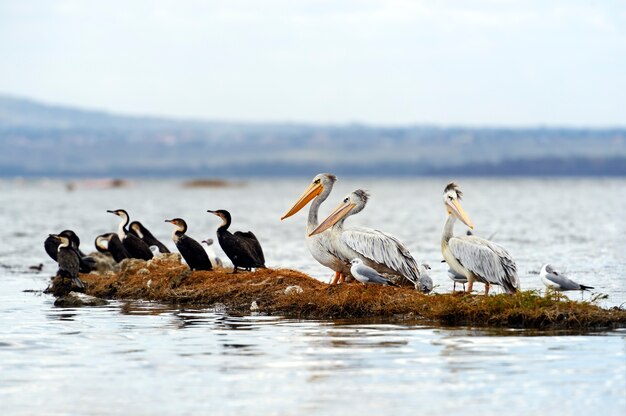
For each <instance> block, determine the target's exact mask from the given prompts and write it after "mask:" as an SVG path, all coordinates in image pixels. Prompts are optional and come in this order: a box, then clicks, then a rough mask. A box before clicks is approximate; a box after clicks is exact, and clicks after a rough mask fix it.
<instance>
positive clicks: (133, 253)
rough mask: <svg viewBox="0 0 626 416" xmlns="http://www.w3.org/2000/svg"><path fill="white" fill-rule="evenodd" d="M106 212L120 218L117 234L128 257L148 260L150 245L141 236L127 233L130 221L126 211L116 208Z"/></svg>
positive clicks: (150, 252) (149, 257)
mask: <svg viewBox="0 0 626 416" xmlns="http://www.w3.org/2000/svg"><path fill="white" fill-rule="evenodd" d="M107 212H110V213H111V214H115V215H117V216H118V217H120V218H122V222H120V226H119V229H118V231H117V235H118V237H119V238H120V241H121V242H122V244H124V248H125V249H126V251H128V254H129V255H130V257H132V258H134V259H142V260H150V259H151V258H152V257H153V255H152V250H150V247H149V246H148V245H147V244H146V243H144V241H143V240H142V239H141V238H139V237H137V236H136V235H134V234H131V233H129V232H128V229H127V228H126V227H127V226H128V222H129V221H130V220H129V218H128V212H126V211H124V210H123V209H116V210H115V211H111V210H108V211H107Z"/></svg>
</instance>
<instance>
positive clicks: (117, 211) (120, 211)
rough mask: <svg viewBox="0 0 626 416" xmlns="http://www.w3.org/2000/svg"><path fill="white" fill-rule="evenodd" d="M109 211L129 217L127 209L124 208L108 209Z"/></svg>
mask: <svg viewBox="0 0 626 416" xmlns="http://www.w3.org/2000/svg"><path fill="white" fill-rule="evenodd" d="M107 212H109V213H111V214H115V215H117V216H118V217H122V218H128V212H126V210H123V209H114V210H110V209H109V210H107Z"/></svg>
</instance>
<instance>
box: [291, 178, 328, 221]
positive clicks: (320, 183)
mask: <svg viewBox="0 0 626 416" xmlns="http://www.w3.org/2000/svg"><path fill="white" fill-rule="evenodd" d="M336 181H337V177H336V176H335V175H333V174H332V173H320V174H317V175H315V177H314V178H313V180H312V181H311V183H310V184H309V187H308V188H307V189H306V190H305V191H304V193H303V194H302V195H300V198H298V200H297V201H296V202H295V203H294V204H293V206H292V207H291V208H290V209H289V211H287V213H285V215H283V216H282V217H281V220H284V219H285V218H289V217H291V216H292V215H293V214H295V213H296V212H298V211H300V210H301V209H302V208H303V207H305V206H306V205H307V204H308V203H309V202H310V201H312V200H313V198H315V197H317V196H318V195H320V194H322V193H325V195H328V194H329V193H330V191H331V190H332V189H333V185H334V183H335V182H336Z"/></svg>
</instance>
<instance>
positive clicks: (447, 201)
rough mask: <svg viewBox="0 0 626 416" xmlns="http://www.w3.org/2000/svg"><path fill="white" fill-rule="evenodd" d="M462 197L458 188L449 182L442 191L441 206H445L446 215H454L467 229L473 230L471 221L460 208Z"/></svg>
mask: <svg viewBox="0 0 626 416" xmlns="http://www.w3.org/2000/svg"><path fill="white" fill-rule="evenodd" d="M462 197H463V192H461V190H460V189H459V186H458V185H457V184H456V183H454V182H450V183H449V184H448V185H446V189H444V191H443V204H444V205H445V206H446V209H447V211H448V215H454V216H455V217H456V218H458V219H459V220H461V221H462V222H463V223H464V224H465V225H467V226H468V227H469V228H471V229H474V224H473V223H472V220H470V218H469V217H468V216H467V214H466V213H465V211H464V210H463V207H462V206H461V202H460V201H461V198H462Z"/></svg>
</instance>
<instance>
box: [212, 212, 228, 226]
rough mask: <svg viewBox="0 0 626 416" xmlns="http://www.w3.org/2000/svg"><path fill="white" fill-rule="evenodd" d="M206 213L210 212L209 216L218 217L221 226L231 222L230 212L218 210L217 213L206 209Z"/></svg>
mask: <svg viewBox="0 0 626 416" xmlns="http://www.w3.org/2000/svg"><path fill="white" fill-rule="evenodd" d="M206 212H210V213H211V214H213V215H216V216H218V217H220V218H221V219H222V225H226V224H229V223H230V221H231V216H230V212H228V211H226V210H225V209H218V210H217V211H212V210H210V209H207V211H206Z"/></svg>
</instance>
